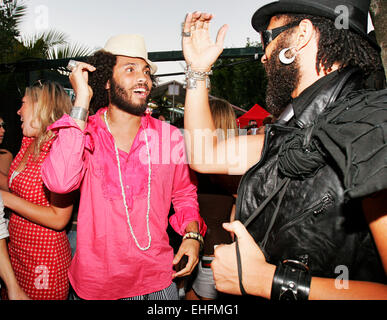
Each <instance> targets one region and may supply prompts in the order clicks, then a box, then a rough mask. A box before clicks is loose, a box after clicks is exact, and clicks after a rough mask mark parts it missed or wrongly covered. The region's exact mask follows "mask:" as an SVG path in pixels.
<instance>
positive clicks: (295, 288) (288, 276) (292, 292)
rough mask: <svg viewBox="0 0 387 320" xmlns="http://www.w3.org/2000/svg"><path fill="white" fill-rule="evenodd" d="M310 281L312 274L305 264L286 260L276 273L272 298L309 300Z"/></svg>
mask: <svg viewBox="0 0 387 320" xmlns="http://www.w3.org/2000/svg"><path fill="white" fill-rule="evenodd" d="M310 282H311V275H310V273H309V269H308V267H307V266H306V265H305V264H303V263H301V262H299V261H296V260H284V261H283V262H282V263H280V265H279V266H277V269H276V271H275V274H274V278H273V284H272V288H271V300H308V297H309V289H310Z"/></svg>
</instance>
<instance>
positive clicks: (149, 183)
mask: <svg viewBox="0 0 387 320" xmlns="http://www.w3.org/2000/svg"><path fill="white" fill-rule="evenodd" d="M106 113H107V111H105V113H104V119H105V124H106V127H107V129H108V131H109V132H110V134H111V135H112V136H113V134H112V132H111V131H110V127H109V124H108V121H107V116H106ZM143 132H144V136H145V144H146V152H147V155H148V207H147V211H146V228H147V232H148V245H147V246H146V247H141V246H140V244H139V243H138V241H137V238H136V236H135V235H134V232H133V228H132V224H131V223H130V218H129V209H128V205H127V203H126V195H125V188H124V184H123V182H122V175H121V163H120V157H119V154H118V148H117V145H116V142H115V141H114V137H113V141H114V149H115V151H116V158H117V165H118V176H119V178H120V184H121V192H122V198H123V202H124V206H125V212H126V218H127V221H128V225H129V229H130V233H131V234H132V237H133V239H134V241H135V242H136V245H137V247H138V248H139V249H140V250H142V251H146V250H148V249H149V248H150V246H151V240H152V238H151V234H150V230H149V211H150V196H151V177H152V167H151V157H150V152H149V144H148V137H147V135H146V132H145V130H143Z"/></svg>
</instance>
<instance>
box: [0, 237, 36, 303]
mask: <svg viewBox="0 0 387 320" xmlns="http://www.w3.org/2000/svg"><path fill="white" fill-rule="evenodd" d="M0 277H1V278H2V279H3V281H4V283H5V285H6V287H7V291H8V297H9V299H10V300H29V297H28V296H27V295H26V294H25V292H24V291H23V290H22V289H21V287H20V286H19V283H18V282H17V279H16V276H15V273H14V271H13V269H12V265H11V261H10V260H9V256H8V250H7V243H6V240H5V239H1V240H0Z"/></svg>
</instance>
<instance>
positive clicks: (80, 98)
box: [69, 62, 95, 109]
mask: <svg viewBox="0 0 387 320" xmlns="http://www.w3.org/2000/svg"><path fill="white" fill-rule="evenodd" d="M93 71H95V67H94V66H92V65H90V64H87V63H84V62H77V65H76V67H75V68H74V69H73V70H72V72H71V74H70V76H69V79H70V83H71V85H72V87H73V89H74V92H75V95H76V101H75V103H74V105H77V106H81V107H84V108H86V109H88V108H89V103H90V100H91V98H92V97H93V90H92V89H91V87H90V86H89V84H88V81H89V74H88V72H93Z"/></svg>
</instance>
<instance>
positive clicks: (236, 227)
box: [223, 220, 251, 241]
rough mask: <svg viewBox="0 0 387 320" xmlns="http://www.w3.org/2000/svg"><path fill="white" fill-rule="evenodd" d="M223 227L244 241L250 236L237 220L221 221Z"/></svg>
mask: <svg viewBox="0 0 387 320" xmlns="http://www.w3.org/2000/svg"><path fill="white" fill-rule="evenodd" d="M223 228H224V229H225V230H227V231H229V232H233V233H234V234H235V235H236V236H237V237H238V240H239V241H245V240H247V239H249V238H251V235H250V233H249V232H248V231H247V229H246V227H245V226H244V225H243V224H242V223H241V222H240V221H238V220H236V221H233V222H231V223H223Z"/></svg>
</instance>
